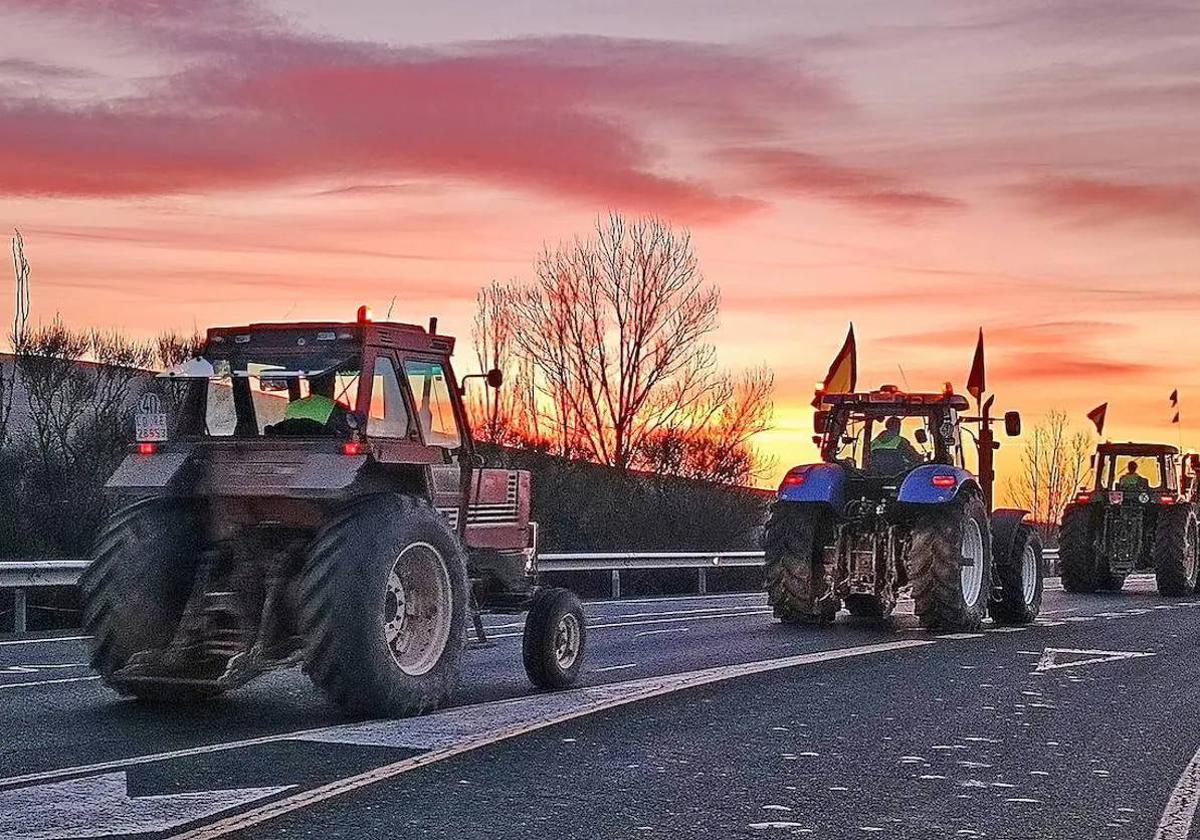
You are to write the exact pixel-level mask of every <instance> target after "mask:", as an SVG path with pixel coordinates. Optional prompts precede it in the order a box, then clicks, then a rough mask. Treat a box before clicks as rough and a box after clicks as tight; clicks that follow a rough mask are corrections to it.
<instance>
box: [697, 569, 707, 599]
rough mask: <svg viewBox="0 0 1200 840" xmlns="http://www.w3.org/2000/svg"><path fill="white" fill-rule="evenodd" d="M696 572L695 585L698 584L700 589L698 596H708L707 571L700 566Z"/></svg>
mask: <svg viewBox="0 0 1200 840" xmlns="http://www.w3.org/2000/svg"><path fill="white" fill-rule="evenodd" d="M696 572H697V574H696V583H697V584H698V586H699V588H700V594H701V595H707V594H708V569H706V568H704V567H703V566H701V567H700V568H699V569H697V570H696Z"/></svg>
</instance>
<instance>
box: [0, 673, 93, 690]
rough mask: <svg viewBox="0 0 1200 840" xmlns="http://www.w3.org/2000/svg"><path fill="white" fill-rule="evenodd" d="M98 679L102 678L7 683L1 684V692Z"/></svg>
mask: <svg viewBox="0 0 1200 840" xmlns="http://www.w3.org/2000/svg"><path fill="white" fill-rule="evenodd" d="M98 679H100V678H99V677H97V676H90V677H65V678H63V679H60V680H41V681H39V682H21V683H7V684H6V683H0V691H3V690H4V689H6V688H35V687H37V686H39V685H60V684H61V683H76V682H90V681H92V680H98Z"/></svg>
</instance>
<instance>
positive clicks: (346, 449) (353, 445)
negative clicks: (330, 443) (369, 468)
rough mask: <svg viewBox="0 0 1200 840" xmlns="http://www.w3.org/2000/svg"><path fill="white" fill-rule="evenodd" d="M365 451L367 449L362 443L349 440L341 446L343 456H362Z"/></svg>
mask: <svg viewBox="0 0 1200 840" xmlns="http://www.w3.org/2000/svg"><path fill="white" fill-rule="evenodd" d="M366 451H367V447H366V446H365V445H363V443H362V441H358V440H351V441H347V442H346V443H343V444H342V454H343V455H362V454H364V453H365V452H366Z"/></svg>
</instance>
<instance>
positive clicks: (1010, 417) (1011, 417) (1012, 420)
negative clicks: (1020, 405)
mask: <svg viewBox="0 0 1200 840" xmlns="http://www.w3.org/2000/svg"><path fill="white" fill-rule="evenodd" d="M1004 434H1006V435H1008V436H1009V437H1016V436H1017V435H1019V434H1021V412H1019V411H1006V412H1004Z"/></svg>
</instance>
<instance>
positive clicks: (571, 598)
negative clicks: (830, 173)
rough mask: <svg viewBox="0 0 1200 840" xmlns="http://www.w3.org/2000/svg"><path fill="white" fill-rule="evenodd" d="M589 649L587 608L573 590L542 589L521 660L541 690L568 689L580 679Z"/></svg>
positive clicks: (531, 609) (527, 625) (531, 611)
mask: <svg viewBox="0 0 1200 840" xmlns="http://www.w3.org/2000/svg"><path fill="white" fill-rule="evenodd" d="M586 647H587V623H586V620H585V618H584V615H583V605H582V604H580V603H579V598H578V597H576V595H575V593H574V592H572V591H571V590H569V589H557V588H553V589H539V590H538V592H537V594H536V595H534V596H533V603H531V604H530V605H529V616H528V617H527V618H526V619H525V633H524V634H523V637H522V639H521V658H522V659H523V660H524V663H525V673H526V674H527V675H528V676H529V681H530V682H532V683H533V684H534V685H536V686H537V687H538V688H548V689H560V688H567V687H568V686H570V685H571V684H572V683H574V682H575V680H576V679H577V678H578V677H579V669H580V668H581V667H582V666H583V652H584V650H585V648H586Z"/></svg>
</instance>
